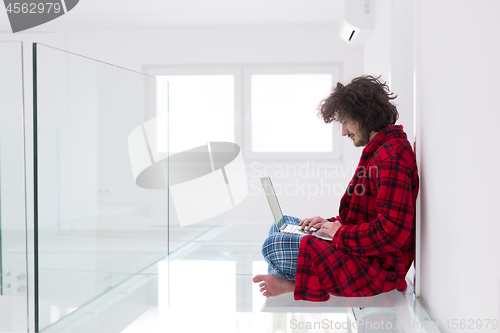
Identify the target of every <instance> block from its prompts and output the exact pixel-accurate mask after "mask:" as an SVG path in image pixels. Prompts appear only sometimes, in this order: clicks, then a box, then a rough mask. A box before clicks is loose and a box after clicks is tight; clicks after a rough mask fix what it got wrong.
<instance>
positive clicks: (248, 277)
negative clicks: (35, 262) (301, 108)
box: [41, 222, 439, 333]
mask: <svg viewBox="0 0 500 333" xmlns="http://www.w3.org/2000/svg"><path fill="white" fill-rule="evenodd" d="M268 228H269V224H268V223H228V222H225V223H220V224H211V225H199V226H193V227H191V228H189V227H188V228H180V227H178V228H171V230H170V235H169V239H170V251H171V255H170V256H168V257H166V258H163V259H161V260H160V261H158V262H157V263H156V264H154V265H152V266H150V267H148V268H147V269H145V270H142V271H141V272H140V273H139V274H137V273H132V271H131V270H133V269H132V267H135V266H133V265H132V266H131V265H130V263H131V262H141V261H142V260H150V259H151V258H154V257H155V256H159V255H160V254H161V253H162V251H164V250H165V249H162V246H161V242H160V240H161V239H165V237H166V233H165V231H166V230H165V229H162V228H158V230H157V234H156V236H155V234H151V233H147V237H142V238H141V237H138V238H139V241H136V242H130V241H129V242H126V243H123V242H120V241H118V240H117V238H116V237H113V233H109V232H106V233H101V234H100V235H96V234H92V235H91V236H92V241H93V242H95V243H98V248H101V249H102V248H107V247H110V248H116V247H117V246H118V247H120V251H118V252H117V253H113V252H109V251H108V252H103V253H105V256H104V257H102V258H100V256H98V257H99V258H94V257H93V258H94V260H93V261H89V260H87V259H86V260H83V259H82V258H83V257H78V256H77V257H76V259H75V253H76V252H73V253H72V252H71V251H69V252H66V253H58V252H60V251H54V252H50V251H48V252H45V256H48V255H51V256H57V258H56V257H53V258H52V259H50V260H49V259H47V260H48V261H47V265H48V263H49V262H52V263H58V265H59V266H58V267H51V268H48V269H47V271H46V272H45V273H43V272H41V274H42V276H45V278H46V279H49V278H50V279H52V278H51V277H53V279H56V278H55V277H56V276H59V278H60V279H61V280H60V281H73V284H72V283H69V282H66V284H65V288H67V289H71V288H76V286H82V288H83V289H82V293H80V298H82V299H83V298H85V295H92V293H95V292H96V291H97V292H98V293H99V294H100V293H101V291H102V292H104V294H103V296H100V297H98V298H96V299H94V300H92V301H91V302H88V303H86V304H83V303H85V302H83V303H82V299H78V297H77V298H73V299H71V300H70V301H68V300H67V297H66V298H65V293H64V292H61V293H60V294H58V293H57V291H61V284H59V285H58V284H57V283H55V284H54V283H49V282H48V281H46V283H45V284H44V286H48V285H52V286H53V288H54V289H53V290H52V291H50V292H49V290H48V289H47V288H48V287H45V289H41V290H45V292H46V295H47V297H45V298H42V301H44V302H45V303H43V304H41V316H43V318H41V323H42V326H43V327H45V329H43V330H42V332H47V333H48V332H82V333H83V332H85V333H87V332H93V333H96V332H103V333H112V332H123V333H145V332H146V333H156V332H182V333H189V332H231V333H233V332H238V333H243V332H259V333H260V332H283V333H285V332H438V331H439V330H438V329H437V327H436V325H435V323H434V322H433V321H432V320H431V318H430V316H429V315H428V314H427V313H426V312H425V310H424V309H423V308H422V307H421V305H420V303H419V302H418V300H416V299H415V297H414V295H413V294H412V293H411V290H410V289H408V291H407V292H406V293H399V292H397V291H392V292H389V293H386V294H382V295H377V296H375V297H367V298H343V297H332V298H331V299H330V300H329V301H328V302H323V303H314V302H304V301H299V302H297V301H294V300H293V295H292V294H286V295H282V296H279V297H274V298H268V299H266V298H265V297H263V296H262V295H261V294H260V293H259V290H258V287H257V285H255V284H254V283H252V277H253V276H254V275H255V274H259V273H267V266H266V264H265V262H264V261H263V259H262V256H261V253H260V249H261V244H262V241H263V240H264V239H265V237H266V235H267V230H268ZM120 235H121V236H122V241H123V235H124V234H123V232H122V233H121V234H120ZM115 236H116V234H115ZM130 236H138V235H133V233H132V234H130V235H129V234H127V235H126V237H125V238H127V237H130ZM81 237H82V234H81V233H75V232H66V233H64V234H59V235H58V236H57V239H53V241H54V242H58V243H59V244H66V245H65V247H66V248H67V246H68V244H69V243H72V244H73V245H72V246H73V247H78V243H80V244H82V246H83V244H85V246H87V247H88V242H84V241H82V238H81ZM132 238H137V237H131V238H130V239H132ZM130 239H129V240H130ZM148 239H149V241H148ZM49 243H50V242H49ZM49 243H47V246H49V245H48V244H49ZM119 244H121V245H119ZM123 244H129V248H128V249H127V247H126V246H124V245H123ZM151 249H154V250H153V251H149V252H148V250H151ZM127 250H129V251H128V252H127ZM132 250H135V251H132ZM79 253H80V256H81V252H79ZM139 254H140V255H139ZM106 256H108V257H106ZM113 256H114V257H113ZM141 256H142V257H141ZM127 258H128V259H127ZM85 262H86V263H87V265H88V266H87V267H83V266H85V265H83V266H82V263H85ZM106 262H108V265H103V263H106ZM61 263H63V265H62V266H61ZM127 263H128V266H127ZM90 267H94V268H95V269H96V272H95V274H89V273H88V272H89V268H90ZM66 268H67V269H66ZM85 272H86V273H85ZM117 272H120V273H117ZM44 274H45V275H44ZM85 281H86V282H85ZM118 283H119V284H118ZM117 284H118V286H116V285H117ZM107 285H112V286H113V287H112V288H108V289H109V290H108V289H106V286H107ZM85 288H87V289H85ZM99 288H100V289H99ZM48 295H50V297H49V296H48ZM81 304H83V305H81ZM68 313H69V314H68Z"/></svg>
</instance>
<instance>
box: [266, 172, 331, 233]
mask: <svg viewBox="0 0 500 333" xmlns="http://www.w3.org/2000/svg"><path fill="white" fill-rule="evenodd" d="M260 181H261V182H262V187H263V188H264V193H265V194H266V197H267V202H269V206H270V207H271V212H272V213H273V217H274V223H275V224H276V227H277V228H278V230H279V232H284V233H289V234H298V235H314V236H316V237H318V238H321V239H324V240H328V241H331V240H332V236H330V235H328V234H325V233H323V232H316V231H317V229H316V228H311V229H310V230H309V231H307V230H302V227H301V226H299V225H295V224H286V222H285V218H284V217H283V213H282V212H281V207H280V204H279V202H278V197H277V196H276V192H275V191H274V187H273V183H272V182H271V178H270V177H262V178H261V179H260Z"/></svg>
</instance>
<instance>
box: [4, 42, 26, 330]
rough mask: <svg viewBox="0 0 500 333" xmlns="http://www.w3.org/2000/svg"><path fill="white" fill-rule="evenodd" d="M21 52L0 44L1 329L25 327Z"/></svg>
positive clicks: (11, 45)
mask: <svg viewBox="0 0 500 333" xmlns="http://www.w3.org/2000/svg"><path fill="white" fill-rule="evenodd" d="M22 52H23V51H22V43H21V42H1V43H0V59H1V61H0V96H2V98H1V103H0V244H1V246H0V295H1V296H0V332H25V331H27V330H28V328H27V322H28V320H27V316H28V314H27V311H28V303H27V300H28V298H27V293H28V291H27V271H26V268H27V257H26V239H27V237H26V215H25V208H26V203H25V198H26V194H25V191H26V188H25V184H24V176H25V173H24V172H25V171H24V170H25V168H24V123H23V117H24V115H23V112H24V109H23V108H24V106H23V62H22Z"/></svg>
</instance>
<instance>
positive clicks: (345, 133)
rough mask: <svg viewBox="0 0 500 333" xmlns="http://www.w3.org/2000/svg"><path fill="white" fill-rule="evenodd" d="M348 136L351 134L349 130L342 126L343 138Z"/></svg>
mask: <svg viewBox="0 0 500 333" xmlns="http://www.w3.org/2000/svg"><path fill="white" fill-rule="evenodd" d="M347 134H349V130H348V129H347V126H346V125H345V124H342V136H346V135H347Z"/></svg>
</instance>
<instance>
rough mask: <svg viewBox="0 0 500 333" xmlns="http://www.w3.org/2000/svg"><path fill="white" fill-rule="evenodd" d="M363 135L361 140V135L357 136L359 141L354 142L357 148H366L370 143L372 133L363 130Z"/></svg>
mask: <svg viewBox="0 0 500 333" xmlns="http://www.w3.org/2000/svg"><path fill="white" fill-rule="evenodd" d="M361 135H362V137H361V138H360V137H359V135H356V138H357V140H353V143H354V146H355V147H364V146H366V145H367V144H368V142H370V133H368V131H365V130H361Z"/></svg>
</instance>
